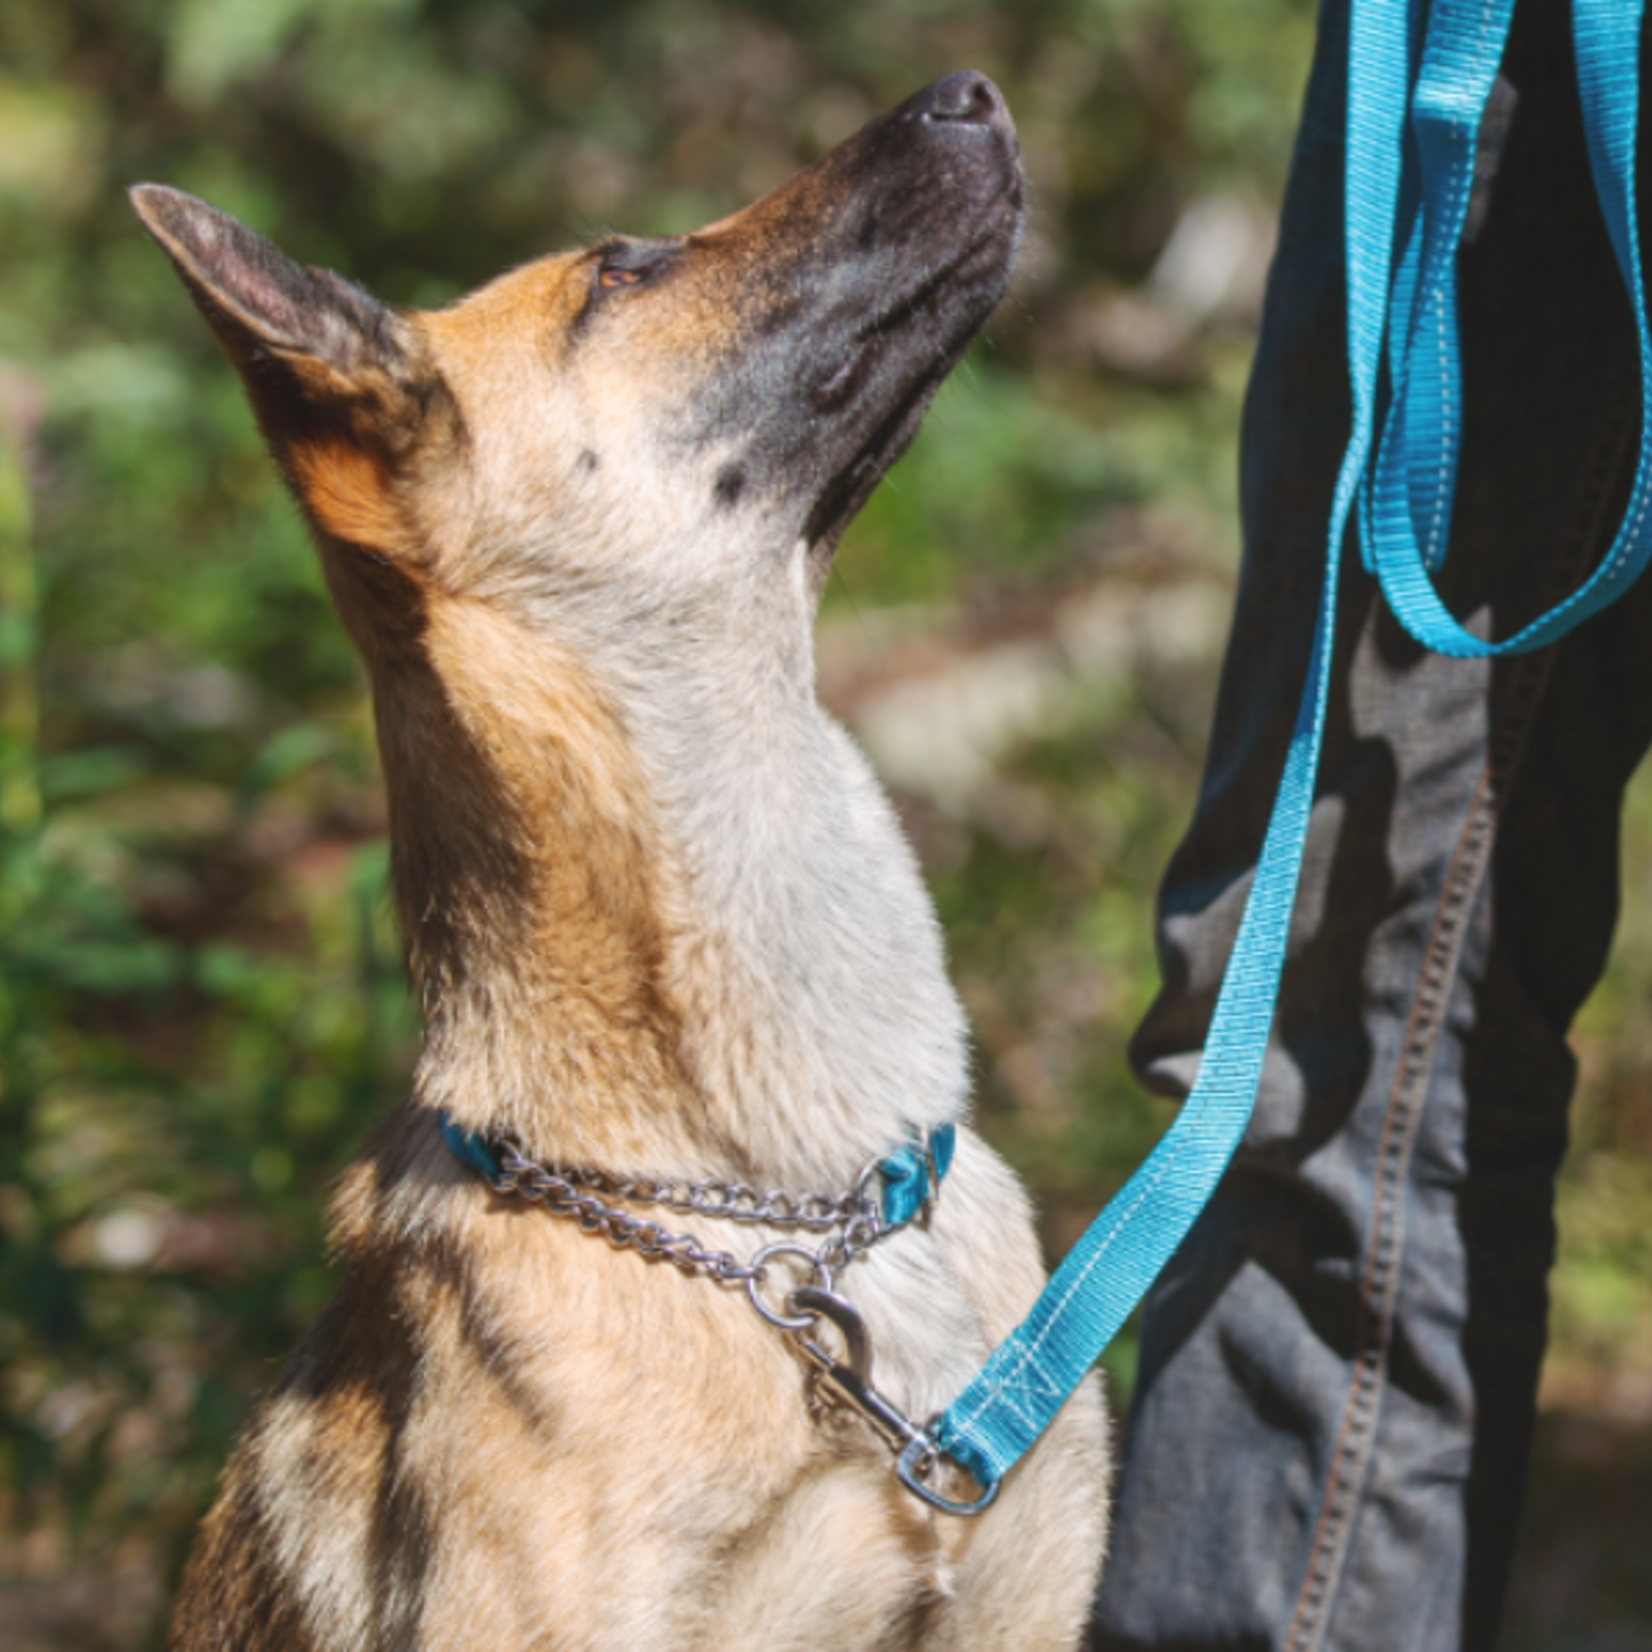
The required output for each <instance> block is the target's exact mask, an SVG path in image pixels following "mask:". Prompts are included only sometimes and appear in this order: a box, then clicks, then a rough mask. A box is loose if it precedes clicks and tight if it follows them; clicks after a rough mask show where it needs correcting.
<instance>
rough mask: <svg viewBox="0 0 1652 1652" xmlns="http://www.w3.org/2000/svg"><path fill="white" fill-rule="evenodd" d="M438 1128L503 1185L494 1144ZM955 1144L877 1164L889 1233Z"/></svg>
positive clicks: (472, 1164) (932, 1182)
mask: <svg viewBox="0 0 1652 1652" xmlns="http://www.w3.org/2000/svg"><path fill="white" fill-rule="evenodd" d="M436 1122H437V1123H438V1124H439V1125H440V1126H441V1129H442V1137H443V1139H444V1140H445V1141H446V1142H447V1145H448V1151H449V1152H451V1153H452V1154H453V1156H454V1158H456V1159H457V1160H458V1161H459V1162H460V1164H462V1165H464V1166H465V1168H466V1169H468V1170H473V1171H474V1172H475V1173H476V1174H477V1175H478V1176H480V1177H481V1178H482V1180H483V1181H484V1182H486V1183H487V1184H488V1185H489V1186H490V1187H496V1186H498V1185H499V1184H500V1182H501V1181H503V1180H504V1178H505V1167H504V1164H503V1163H502V1162H501V1160H500V1157H499V1144H498V1143H497V1142H495V1141H492V1140H490V1139H489V1138H488V1137H486V1136H480V1135H477V1134H476V1133H475V1132H474V1131H471V1130H466V1129H465V1128H464V1127H463V1126H462V1125H458V1124H455V1123H454V1122H453V1120H452V1119H451V1118H450V1117H449V1116H448V1114H447V1111H446V1109H445V1108H444V1109H440V1110H439V1111H438V1112H437V1114H436ZM957 1140H958V1132H957V1129H956V1127H955V1126H953V1125H950V1124H943V1125H940V1126H938V1127H937V1128H936V1129H934V1130H931V1131H930V1132H929V1138H928V1149H927V1151H926V1150H925V1146H924V1143H923V1142H922V1141H921V1140H914V1141H911V1142H907V1143H905V1144H904V1145H903V1146H900V1147H897V1148H896V1149H895V1151H894V1152H893V1153H891V1154H890V1155H889V1156H888V1157H887V1158H885V1159H880V1160H879V1161H878V1180H879V1182H880V1183H881V1195H882V1197H881V1203H882V1211H883V1220H884V1223H885V1225H886V1226H887V1227H891V1228H895V1227H900V1226H902V1225H904V1224H905V1223H907V1222H910V1221H911V1220H912V1219H913V1217H915V1216H916V1215H918V1213H919V1212H920V1211H921V1210H922V1209H923V1207H924V1205H925V1204H926V1203H927V1202H928V1201H929V1200H930V1199H933V1198H935V1197H937V1196H938V1195H939V1193H940V1191H941V1183H942V1181H943V1180H944V1179H945V1177H946V1173H947V1171H948V1170H950V1169H951V1168H952V1153H953V1149H954V1147H955V1146H956V1145H957Z"/></svg>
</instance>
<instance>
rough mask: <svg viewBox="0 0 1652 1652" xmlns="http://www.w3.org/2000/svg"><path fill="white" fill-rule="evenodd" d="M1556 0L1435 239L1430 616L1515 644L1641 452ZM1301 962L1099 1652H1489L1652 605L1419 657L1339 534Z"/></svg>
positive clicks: (1281, 560)
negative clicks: (1457, 365)
mask: <svg viewBox="0 0 1652 1652" xmlns="http://www.w3.org/2000/svg"><path fill="white" fill-rule="evenodd" d="M1568 18H1569V13H1568V8H1567V6H1566V5H1565V4H1564V0H1522V3H1521V5H1520V6H1519V8H1518V11H1517V21H1516V23H1515V36H1514V38H1513V40H1512V41H1511V45H1510V50H1509V55H1508V59H1507V62H1506V66H1505V72H1506V74H1507V76H1508V78H1509V79H1510V80H1511V81H1512V82H1513V83H1514V85H1515V88H1516V90H1517V91H1518V94H1519V104H1518V108H1517V110H1516V113H1515V116H1514V121H1513V125H1512V129H1511V132H1510V135H1509V139H1508V144H1507V148H1506V151H1505V153H1504V157H1503V162H1502V168H1501V173H1500V176H1499V179H1498V182H1497V185H1496V189H1495V193H1494V196H1493V199H1492V202H1491V207H1490V213H1489V216H1488V218H1487V220H1486V222H1485V225H1484V228H1483V232H1482V233H1481V234H1480V236H1479V238H1478V240H1477V241H1476V242H1475V243H1474V245H1473V246H1472V247H1470V248H1468V249H1466V250H1465V252H1464V253H1463V255H1462V277H1463V283H1462V284H1463V315H1464V347H1465V380H1466V385H1465V402H1466V414H1465V432H1466V445H1465V451H1464V456H1463V471H1462V478H1461V482H1460V486H1459V491H1458V503H1457V510H1456V517H1455V521H1454V524H1453V537H1452V551H1451V559H1450V563H1449V566H1448V570H1447V573H1446V575H1445V578H1444V580H1443V585H1444V587H1445V590H1446V594H1447V596H1448V600H1449V601H1450V602H1451V604H1452V606H1453V608H1454V611H1455V612H1457V613H1458V614H1461V615H1471V616H1473V617H1474V623H1475V624H1476V625H1477V626H1478V627H1480V628H1481V629H1483V630H1486V629H1489V630H1490V631H1491V632H1492V633H1494V634H1496V635H1499V636H1506V635H1509V634H1511V633H1512V632H1513V631H1514V630H1515V629H1517V627H1518V626H1519V625H1520V624H1522V623H1524V621H1526V620H1528V619H1530V618H1531V617H1533V615H1534V614H1535V613H1536V612H1537V611H1538V610H1539V608H1540V607H1542V606H1545V605H1547V603H1549V602H1551V601H1552V600H1553V599H1554V598H1555V596H1556V595H1558V594H1560V593H1561V592H1562V591H1564V590H1565V589H1566V588H1569V587H1570V586H1571V585H1573V584H1575V583H1576V582H1577V580H1578V578H1579V577H1580V575H1581V573H1582V572H1584V571H1585V570H1586V568H1587V566H1588V565H1589V563H1590V562H1591V561H1592V560H1593V559H1595V558H1598V556H1599V555H1600V553H1601V551H1602V549H1603V547H1604V545H1605V544H1606V542H1607V541H1608V539H1609V537H1610V534H1611V531H1612V528H1613V526H1614V525H1615V523H1616V520H1617V515H1618V513H1619V511H1620V509H1621V505H1622V501H1623V497H1624V494H1625V492H1626V488H1627V480H1628V477H1629V474H1630V472H1631V469H1632V462H1633V450H1634V443H1635V440H1636V437H1637V434H1638V415H1637V406H1636V401H1635V389H1636V385H1635V378H1634V373H1635V360H1636V356H1635V345H1634V335H1633V332H1632V329H1631V325H1630V318H1629V311H1628V305H1627V300H1626V298H1625V297H1624V295H1623V292H1622V289H1621V286H1620V285H1619V283H1618V278H1617V276H1616V273H1615V270H1614V268H1613V266H1612V264H1611V259H1610V252H1609V249H1608V246H1607V242H1606V239H1605V234H1604V231H1603V229H1602V227H1601V225H1600V221H1599V215H1598V209H1597V208H1596V207H1595V205H1594V196H1593V188H1592V185H1591V182H1590V179H1589V174H1588V167H1587V160H1586V156H1585V151H1584V147H1583V137H1582V127H1581V119H1580V116H1579V113H1578V108H1577V100H1576V94H1575V90H1574V89H1573V88H1574V82H1573V76H1572V64H1571V51H1570V46H1569V42H1568V33H1567V31H1568V27H1569V21H1568ZM1345 30H1346V3H1345V0H1328V4H1327V5H1326V7H1325V10H1324V13H1323V15H1322V18H1321V39H1320V47H1319V55H1318V59H1317V62H1316V65H1315V69H1314V74H1313V78H1312V81H1311V83H1310V88H1309V94H1308V100H1307V105H1306V108H1305V112H1304V118H1303V127H1302V132H1301V136H1300V138H1299V142H1298V149H1297V154H1296V158H1295V163H1294V166H1293V171H1292V179H1291V184H1290V188H1289V191H1288V195H1287V200H1286V207H1285V214H1284V222H1283V225H1282V228H1281V236H1280V245H1279V252H1278V255H1277V258H1276V261H1275V266H1274V270H1273V273H1272V276H1271V278H1270V284H1269V294H1268V302H1267V307H1266V313H1265V318H1264V324H1263V331H1262V339H1261V343H1260V347H1259V352H1258V356H1257V363H1256V368H1255V371H1254V374H1253V378H1252V386H1251V393H1250V397H1249V401H1248V403H1247V407H1246V414H1245V429H1244V444H1243V458H1242V491H1243V504H1244V529H1245V540H1246V545H1245V561H1244V566H1243V571H1242V575H1241V580H1240V588H1239V594H1238V604H1237V609H1236V615H1235V622H1234V631H1233V636H1232V640H1231V642H1230V646H1229V653H1228V658H1227V662H1226V665H1225V668H1224V673H1223V678H1222V684H1221V690H1220V696H1219V701H1218V705H1217V711H1216V719H1215V726H1214V730H1213V734H1212V742H1211V750H1210V757H1209V761H1208V765H1207V770H1206V775H1205V782H1204V786H1203V790H1202V792H1201V795H1200V798H1199V803H1198V807H1197V811H1196V814H1195V818H1194V821H1193V824H1192V826H1191V828H1190V830H1189V833H1188V836H1187V838H1186V840H1185V841H1184V842H1183V844H1182V845H1181V847H1180V849H1179V850H1178V852H1177V854H1176V856H1175V859H1174V860H1173V862H1172V864H1171V867H1170V869H1169V872H1168V874H1167V877H1166V882H1165V886H1164V889H1163V891H1162V895H1161V904H1160V914H1159V939H1160V952H1161V962H1162V968H1163V974H1164V986H1163V989H1162V991H1161V994H1160V996H1159V999H1158V1000H1157V1002H1156V1003H1155V1005H1154V1006H1153V1008H1152V1010H1151V1011H1150V1013H1149V1015H1148V1017H1147V1019H1146V1021H1145V1023H1144V1024H1143V1026H1142V1028H1141V1030H1140V1032H1139V1033H1138V1035H1137V1041H1136V1044H1135V1047H1134V1052H1133V1053H1134V1055H1135V1057H1136V1060H1137V1063H1138V1066H1139V1068H1140V1070H1141V1071H1142V1073H1143V1075H1144V1076H1145V1078H1146V1079H1147V1081H1148V1082H1149V1083H1150V1084H1151V1085H1152V1086H1153V1087H1155V1088H1156V1089H1159V1090H1161V1091H1163V1092H1165V1093H1169V1094H1174V1095H1180V1094H1183V1093H1185V1091H1186V1089H1187V1087H1188V1085H1189V1084H1190V1082H1191V1080H1192V1078H1193V1076H1194V1074H1195V1072H1196V1070H1197V1065H1198V1056H1199V1049H1200V1046H1201V1043H1202V1041H1203V1038H1204V1035H1205V1030H1206V1027H1207V1025H1208V1021H1209V1016H1210V1011H1211V1007H1212V1003H1213V1001H1214V997H1215V991H1216V987H1217V983H1218V982H1219V980H1220V976H1221V971H1222V966H1223V964H1224V963H1225V961H1226V958H1227V954H1228V950H1229V947H1230V945H1231V942H1232V938H1233V934H1234V930H1235V928H1236V926H1237V923H1238V916H1239V912H1240V908H1241V906H1242V904H1243V900H1244V896H1245V893H1246V891H1247V889H1248V886H1249V874H1250V868H1251V866H1252V865H1253V863H1254V859H1255V855H1256V852H1257V848H1258V845H1259V844H1260V841H1261V837H1262V832H1263V827H1264V823H1265V820H1266V816H1267V812H1268V809H1269V807H1270V805H1271V803H1272V798H1273V791H1274V788H1275V786H1276V784H1277V777H1278V774H1279V769H1280V763H1281V760H1282V757H1283V753H1284V749H1285V744H1286V741H1287V738H1288V735H1289V731H1290V726H1291V721H1292V716H1293V714H1294V711H1295V705H1296V700H1297V696H1298V694H1299V692H1300V685H1301V680H1302V676H1303V673H1304V671H1305V668H1306V660H1307V653H1308V641H1309V635H1310V630H1311V625H1312V615H1313V609H1314V605H1315V602H1316V601H1317V592H1318V578H1319V569H1320V567H1321V565H1322V558H1323V555H1324V550H1323V545H1324V538H1325V533H1326V524H1327V521H1328V516H1329V510H1330V499H1331V490H1332V485H1333V481H1334V477H1335V474H1336V470H1337V465H1338V463H1339V461H1340V459H1341V455H1342V449H1343V446H1344V443H1345V441H1346V436H1347V429H1348V389H1347V372H1346V366H1345V349H1344V330H1343V329H1344V322H1343V282H1342V229H1341V209H1342V184H1341V173H1342V121H1343V80H1344V75H1345V59H1346V53H1345V38H1346V37H1345ZM1348 555H1349V563H1350V567H1349V572H1348V577H1347V580H1346V585H1345V596H1344V599H1343V602H1342V606H1341V610H1340V612H1339V615H1338V628H1337V630H1338V634H1337V650H1338V653H1337V664H1336V679H1335V682H1334V685H1333V708H1332V714H1331V723H1330V727H1329V729H1328V731H1327V737H1326V750H1325V757H1324V766H1323V771H1322V776H1321V782H1320V793H1319V801H1318V803H1317V804H1316V807H1315V810H1314V816H1313V823H1312V827H1311V831H1310V838H1309V846H1308V854H1307V860H1306V863H1305V866H1304V872H1303V887H1302V893H1301V896H1300V899H1299V903H1298V910H1297V914H1296V918H1295V921H1294V926H1293V937H1292V944H1291V952H1290V961H1289V965H1288V968H1287V971H1286V977H1285V985H1284V991H1283V995H1282V999H1281V1004H1280V1012H1279V1018H1278V1022H1277V1024H1276V1027H1275V1031H1274V1039H1273V1044H1272V1046H1271V1047H1270V1050H1269V1056H1268V1062H1267V1067H1266V1072H1265V1076H1264V1082H1263V1086H1262V1092H1261V1095H1260V1096H1259V1098H1258V1102H1257V1111H1256V1116H1255V1118H1254V1119H1253V1121H1252V1124H1251V1127H1250V1129H1249V1131H1248V1133H1247V1135H1246V1139H1245V1142H1244V1145H1243V1146H1242V1148H1241V1149H1240V1152H1239V1154H1238V1156H1237V1158H1236V1160H1235V1162H1234V1165H1233V1167H1232V1169H1231V1171H1230V1172H1229V1174H1228V1176H1227V1177H1226V1179H1225V1180H1224V1182H1223V1183H1222V1186H1221V1188H1220V1190H1219V1192H1218V1194H1217V1197H1216V1199H1215V1200H1214V1202H1213V1203H1212V1205H1211V1207H1210V1208H1209V1210H1208V1211H1207V1212H1206V1213H1205V1215H1204V1217H1203V1218H1202V1219H1201V1220H1200V1222H1199V1224H1198V1225H1197V1227H1196V1228H1195V1230H1194V1232H1193V1233H1192V1235H1191V1236H1190V1237H1189V1239H1188V1241H1187V1242H1186V1244H1184V1245H1183V1247H1182V1249H1181V1250H1180V1252H1179V1253H1178V1254H1177V1256H1176V1257H1175V1259H1174V1260H1173V1262H1172V1263H1171V1266H1170V1267H1169V1269H1168V1270H1167V1271H1166V1273H1165V1275H1164V1277H1163V1278H1162V1279H1161V1280H1160V1282H1159V1284H1158V1285H1157V1286H1156V1287H1155V1289H1154V1291H1153V1292H1152V1294H1151V1296H1150V1297H1149V1300H1148V1307H1147V1313H1146V1317H1145V1322H1144V1328H1143V1341H1142V1358H1141V1370H1140V1373H1139V1377H1138V1387H1137V1392H1136V1398H1135V1402H1134V1405H1133V1408H1132V1414H1131V1418H1130V1421H1129V1426H1128V1432H1127V1436H1126V1444H1125V1452H1124V1461H1123V1467H1122V1472H1121V1476H1120V1481H1119V1485H1118V1502H1117V1512H1116V1522H1117V1523H1116V1529H1115V1538H1114V1542H1113V1549H1112V1554H1111V1557H1110V1559H1109V1561H1108V1566H1107V1571H1106V1574H1105V1577H1104V1580H1103V1584H1102V1590H1101V1595H1100V1597H1099V1601H1098V1607H1097V1618H1096V1623H1095V1625H1094V1627H1093V1630H1092V1641H1091V1644H1092V1646H1093V1647H1094V1648H1096V1649H1098V1652H1099V1649H1108V1652H1121V1649H1124V1648H1147V1647H1152V1648H1157V1649H1159V1652H1168V1649H1170V1648H1216V1647H1223V1648H1234V1649H1237V1648H1280V1649H1289V1652H1309V1649H1314V1648H1327V1649H1329V1648H1335V1649H1337V1652H1393V1649H1395V1648H1404V1649H1405V1652H1445V1649H1447V1648H1457V1647H1470V1648H1476V1649H1479V1648H1488V1647H1490V1646H1492V1645H1493V1644H1494V1641H1495V1638H1496V1630H1497V1620H1498V1614H1499V1610H1500V1606H1501V1600H1502V1595H1503V1590H1504V1585H1505V1582H1506V1578H1507V1573H1508V1567H1509V1561H1510V1556H1511V1552H1512V1547H1513V1540H1514V1533H1515V1527H1516V1523H1517V1519H1518V1514H1519V1508H1520V1500H1521V1493H1522V1487H1523V1481H1524V1473H1525V1462H1526V1454H1527V1447H1528V1443H1529V1439H1530V1434H1531V1427H1532V1421H1533V1409H1534V1395H1535V1391H1536V1382H1537V1373H1538V1365H1539V1361H1540V1358H1541V1354H1542V1348H1543V1342H1544V1319H1545V1310H1546V1295H1545V1291H1546V1286H1545V1279H1546V1274H1547V1270H1548V1266H1549V1262H1550V1257H1551V1252H1552V1247H1553V1223H1552V1217H1551V1195H1552V1183H1553V1177H1554V1173H1555V1169H1556V1166H1557V1164H1558V1162H1559V1159H1560V1156H1561V1153H1562V1151H1563V1148H1564V1143H1565V1129H1566V1126H1565V1117H1566V1105H1567V1101H1568V1098H1569V1096H1570V1092H1571V1088H1572V1082H1573V1065H1572V1060H1571V1056H1570V1054H1569V1052H1568V1050H1567V1047H1566V1042H1565V1035H1566V1029H1567V1027H1568V1025H1569V1023H1570V1021H1571V1018H1572V1016H1573V1014H1574V1013H1575V1011H1576V1009H1577V1007H1578V1006H1579V1005H1580V1004H1581V1002H1582V1001H1583V998H1584V997H1585V995H1586V994H1587V992H1588V990H1589V988H1590V987H1591V986H1592V985H1593V983H1594V981H1595V980H1596V978H1597V976H1598V975H1599V973H1600V970H1601V968H1602V966H1603V964H1604V961H1605V956H1606V952H1607V948H1608V945H1609V941H1610V936H1611V931H1612V927H1613V923H1614V919H1615V913H1616V904H1617V818H1618V807H1619V799H1620V796H1621V792H1622V789H1623V786H1624V784H1625V783H1626V781H1627V778H1628V776H1629V774H1630V772H1631V771H1632V769H1633V767H1634V764H1635V762H1636V760H1637V758H1638V757H1639V755H1640V753H1641V752H1642V751H1643V750H1644V748H1645V747H1646V745H1647V743H1648V740H1649V738H1652V581H1642V582H1641V584H1640V585H1639V586H1637V588H1636V589H1635V590H1634V591H1633V592H1631V594H1630V595H1629V597H1628V598H1627V599H1626V600H1625V601H1624V602H1622V603H1620V604H1619V605H1618V606H1617V607H1616V608H1614V609H1612V610H1611V611H1610V612H1609V613H1607V614H1605V615H1603V616H1601V617H1599V618H1597V619H1596V620H1594V621H1592V622H1590V623H1589V624H1588V625H1586V626H1585V627H1584V628H1583V629H1582V630H1581V631H1580V632H1578V633H1574V635H1573V636H1572V637H1571V638H1569V639H1568V640H1567V641H1566V642H1565V643H1564V644H1562V645H1561V646H1560V647H1559V648H1558V649H1557V650H1553V651H1550V652H1547V653H1545V654H1542V655H1539V656H1536V657H1530V658H1527V659H1524V660H1520V661H1514V662H1511V663H1508V664H1498V665H1495V666H1493V665H1490V664H1487V663H1483V662H1472V661H1457V660H1448V659H1444V658H1441V657H1438V656H1434V655H1428V654H1425V653H1423V652H1422V651H1420V650H1419V649H1418V648H1417V647H1416V646H1415V645H1414V644H1413V643H1411V642H1410V640H1409V639H1408V638H1407V637H1405V635H1404V634H1403V633H1402V632H1401V631H1400V629H1399V628H1398V626H1397V624H1396V623H1395V621H1394V620H1393V618H1392V617H1391V616H1390V615H1389V614H1388V613H1387V611H1386V609H1385V607H1384V605H1383V602H1382V598H1381V596H1380V594H1379V593H1378V592H1377V591H1376V589H1375V587H1374V583H1373V582H1372V581H1371V580H1370V579H1369V578H1368V577H1366V576H1365V575H1364V573H1363V572H1362V571H1361V570H1360V569H1359V567H1358V565H1357V558H1356V557H1355V555H1354V553H1353V550H1352V542H1351V541H1350V547H1349V552H1348Z"/></svg>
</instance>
